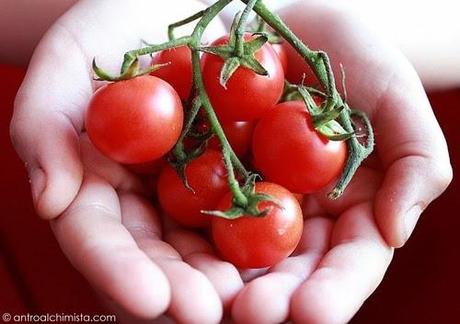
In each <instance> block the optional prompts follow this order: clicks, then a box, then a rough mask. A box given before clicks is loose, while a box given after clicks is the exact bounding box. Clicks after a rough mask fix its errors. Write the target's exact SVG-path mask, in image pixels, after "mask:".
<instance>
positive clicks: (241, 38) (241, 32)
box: [235, 0, 258, 57]
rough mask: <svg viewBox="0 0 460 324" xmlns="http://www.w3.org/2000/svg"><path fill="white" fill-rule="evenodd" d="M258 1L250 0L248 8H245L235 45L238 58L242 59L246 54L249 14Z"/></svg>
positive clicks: (237, 29)
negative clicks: (245, 35) (245, 33)
mask: <svg viewBox="0 0 460 324" xmlns="http://www.w3.org/2000/svg"><path fill="white" fill-rule="evenodd" d="M257 1H258V0H249V1H248V3H247V6H246V8H244V11H243V14H242V15H241V17H240V19H239V21H238V25H237V27H236V30H235V35H236V44H235V49H236V55H237V56H238V57H242V56H243V54H244V46H243V45H244V32H245V28H246V23H247V21H248V17H249V14H250V13H251V12H252V10H253V8H254V6H255V4H256V3H257Z"/></svg>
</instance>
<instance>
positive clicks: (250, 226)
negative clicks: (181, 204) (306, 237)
mask: <svg viewBox="0 0 460 324" xmlns="http://www.w3.org/2000/svg"><path fill="white" fill-rule="evenodd" d="M256 192H258V193H266V194H269V195H271V196H272V197H274V198H276V199H277V200H278V202H279V203H280V206H281V207H282V208H280V206H277V205H275V204H274V203H272V202H266V201H264V202H261V203H260V204H259V208H260V209H261V210H263V209H265V208H272V209H271V211H270V212H269V213H268V215H267V216H265V217H251V216H243V217H241V218H238V219H235V220H227V219H224V218H220V217H213V219H212V225H211V226H212V237H213V240H214V243H215V245H216V247H217V249H218V251H219V252H220V254H221V255H222V257H223V258H224V259H226V260H228V261H229V262H231V263H233V264H234V265H236V266H237V267H239V268H243V269H247V268H263V267H269V266H272V265H274V264H276V263H278V262H280V261H282V260H283V259H284V258H286V257H288V256H289V255H290V254H291V253H292V252H293V251H294V250H295V248H296V247H297V244H298V243H299V241H300V238H301V236H302V230H303V217H302V210H301V207H300V205H299V203H298V201H297V199H296V198H295V197H294V196H293V195H292V194H291V193H290V192H289V191H288V190H287V189H285V188H283V187H281V186H279V185H277V184H274V183H269V182H259V183H257V184H256ZM231 198H232V196H231V194H230V193H228V194H227V195H226V196H225V197H224V198H223V199H222V200H221V201H220V203H219V204H218V206H217V209H219V210H227V209H228V208H229V207H230V202H231Z"/></svg>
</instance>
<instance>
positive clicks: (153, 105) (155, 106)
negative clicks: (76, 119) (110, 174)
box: [85, 76, 184, 164]
mask: <svg viewBox="0 0 460 324" xmlns="http://www.w3.org/2000/svg"><path fill="white" fill-rule="evenodd" d="M183 118H184V116H183V108H182V103H181V101H180V98H179V96H178V95H177V93H176V91H175V90H174V89H173V88H172V87H171V86H170V85H169V84H168V83H167V82H165V81H163V80H161V79H159V78H156V77H153V76H141V77H137V78H134V79H130V80H126V81H119V82H115V83H111V84H108V85H105V86H103V87H102V88H100V89H99V90H97V91H96V92H95V93H94V95H93V97H92V99H91V101H90V103H89V106H88V110H87V113H86V119H85V126H86V131H87V132H88V136H89V138H90V139H91V142H92V143H93V144H94V146H95V147H96V148H97V149H99V150H100V151H101V152H102V153H103V154H105V155H106V156H108V157H110V158H111V159H113V160H115V161H117V162H120V163H124V164H137V163H143V162H147V161H152V160H155V159H158V158H160V157H162V156H163V155H165V154H166V153H167V152H168V151H169V150H170V149H171V148H172V147H173V146H174V144H175V143H176V142H177V140H178V138H179V136H180V133H181V131H182V124H183Z"/></svg>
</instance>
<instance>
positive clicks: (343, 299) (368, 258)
mask: <svg viewBox="0 0 460 324" xmlns="http://www.w3.org/2000/svg"><path fill="white" fill-rule="evenodd" d="M331 245H332V249H331V250H330V251H329V252H328V253H327V254H326V255H325V256H324V258H323V259H322V260H321V262H320V264H319V266H318V268H317V269H316V270H315V271H314V272H313V274H312V275H311V276H310V277H309V278H308V279H307V280H306V281H305V282H304V283H302V284H301V285H300V287H299V288H298V289H297V290H296V291H295V293H294V295H293V297H292V301H291V319H292V320H293V321H294V322H296V323H346V322H348V321H349V320H350V319H351V318H352V316H353V315H354V314H355V313H356V312H357V311H358V309H359V307H360V306H361V305H362V304H363V302H364V301H365V300H366V299H367V297H368V296H369V295H370V294H371V293H372V292H373V291H374V290H375V288H376V287H377V286H378V284H379V283H380V282H381V280H382V278H383V276H384V274H385V271H386V269H387V267H388V265H389V263H390V261H391V258H392V255H393V249H392V248H390V247H388V245H387V244H386V243H385V240H384V239H383V238H382V236H381V235H380V233H379V231H378V229H377V226H376V224H375V222H374V218H373V213H372V206H371V204H368V203H365V204H361V205H358V206H355V207H353V208H351V209H349V210H348V211H346V212H345V213H344V214H343V215H342V216H341V217H340V219H339V220H338V221H337V223H336V225H335V226H334V229H333V233H332V239H331Z"/></svg>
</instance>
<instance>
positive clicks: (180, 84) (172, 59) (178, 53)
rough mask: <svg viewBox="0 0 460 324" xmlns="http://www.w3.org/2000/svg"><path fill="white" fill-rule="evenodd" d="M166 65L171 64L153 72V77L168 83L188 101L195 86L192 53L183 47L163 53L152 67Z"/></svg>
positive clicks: (155, 59) (155, 57) (153, 60)
mask: <svg viewBox="0 0 460 324" xmlns="http://www.w3.org/2000/svg"><path fill="white" fill-rule="evenodd" d="M165 63H170V64H169V65H167V66H163V67H161V68H159V69H158V70H156V71H153V72H152V73H151V75H154V76H156V77H159V78H160V79H163V80H165V81H166V82H168V83H169V84H170V85H172V86H173V88H174V89H175V90H176V91H177V93H178V94H179V97H180V98H181V99H182V100H183V101H186V100H187V99H188V97H189V96H190V92H191V90H192V86H193V73H192V70H193V69H192V51H191V50H190V49H189V48H188V47H187V46H181V47H177V48H173V49H169V50H165V51H161V52H160V53H158V54H157V55H155V56H154V57H153V59H152V65H153V64H165Z"/></svg>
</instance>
